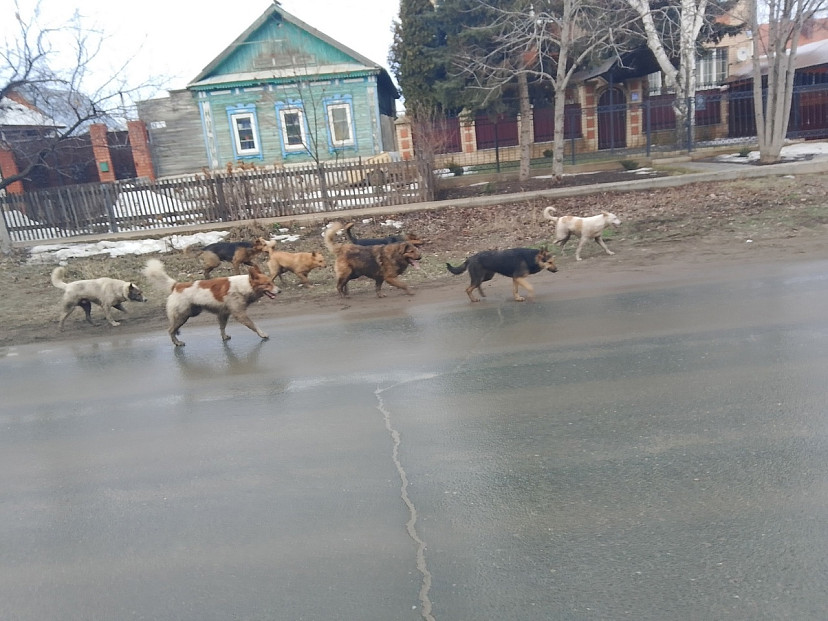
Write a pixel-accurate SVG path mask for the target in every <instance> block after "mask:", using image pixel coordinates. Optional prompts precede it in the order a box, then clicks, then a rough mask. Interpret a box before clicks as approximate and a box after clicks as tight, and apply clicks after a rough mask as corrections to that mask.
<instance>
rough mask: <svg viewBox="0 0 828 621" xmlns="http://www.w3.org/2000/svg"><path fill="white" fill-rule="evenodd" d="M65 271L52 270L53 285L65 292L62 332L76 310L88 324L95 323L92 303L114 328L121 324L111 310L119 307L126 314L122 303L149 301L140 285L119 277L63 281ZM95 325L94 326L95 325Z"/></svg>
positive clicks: (59, 268) (61, 269) (61, 320)
mask: <svg viewBox="0 0 828 621" xmlns="http://www.w3.org/2000/svg"><path fill="white" fill-rule="evenodd" d="M65 274H66V270H65V269H64V268H62V267H56V268H55V269H54V270H52V284H53V285H54V286H55V287H57V288H58V289H62V290H63V300H62V302H61V304H62V311H61V316H60V329H61V330H63V324H64V322H65V321H66V318H67V317H69V315H71V314H72V311H73V310H75V307H77V306H80V307H81V308H82V309H83V312H84V313H85V314H86V321H88V322H89V323H92V304H97V305H98V306H100V307H101V308H102V309H103V312H104V316H105V317H106V320H107V321H108V322H109V323H110V325H112V326H120V325H121V324H120V323H119V322H117V321H115V319H114V318H113V317H112V309H113V308H117V309H118V310H119V311H121V312H122V313H125V312H127V310H126V309H125V308H124V306H123V303H124V302H126V301H127V300H132V301H133V302H146V301H147V299H146V298H145V297H144V294H143V293H141V290H140V289H139V288H138V285H136V284H135V283H131V282H127V281H125V280H118V279H117V278H106V277H104V278H92V279H89V280H76V281H74V282H64V281H63V278H64V275H65ZM93 325H94V324H93Z"/></svg>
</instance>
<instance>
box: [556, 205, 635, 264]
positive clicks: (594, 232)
mask: <svg viewBox="0 0 828 621" xmlns="http://www.w3.org/2000/svg"><path fill="white" fill-rule="evenodd" d="M555 211H556V209H555V208H554V207H547V208H546V209H544V210H543V217H544V218H546V219H547V220H550V221H552V222H554V223H555V241H554V243H556V244H558V245H559V246H560V247H561V255H563V247H564V244H566V242H568V241H569V238H570V237H571V236H572V235H573V234H574V235H575V237H578V238H580V240H579V241H578V248H576V250H575V258H576V259H577V260H578V261H580V260H581V248H583V247H584V244H585V243H586V241H587V240H588V239H594V240H595V242H596V243H597V244H599V245H600V246H601V248H603V249H604V250H605V251H606V253H607V254H615V253H614V252H613V251H612V250H610V249H609V248H607V245H606V244H605V243H604V240H603V239H601V235H602V233H603V232H604V229H605V228H607V227H608V226H609V225H612V226H618V225H619V224H621V220H619V219H618V216H616V215H615V214H613V213H610V212H608V211H602V212H601V213H600V214H598V215H597V216H589V217H588V218H581V217H578V216H560V217H557V216H553V215H552V214H553V213H555Z"/></svg>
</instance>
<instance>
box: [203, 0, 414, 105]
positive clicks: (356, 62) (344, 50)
mask: <svg viewBox="0 0 828 621" xmlns="http://www.w3.org/2000/svg"><path fill="white" fill-rule="evenodd" d="M273 17H275V18H277V19H280V20H282V21H284V22H287V23H289V24H292V25H293V26H295V27H296V28H298V29H300V30H303V31H305V32H306V33H308V34H309V35H311V36H312V37H315V38H317V39H319V40H320V41H323V42H324V43H326V44H327V45H329V46H331V47H333V48H334V49H336V50H338V51H339V52H340V53H341V54H344V55H345V56H347V57H349V58H350V59H351V60H352V61H353V62H352V63H351V62H347V63H337V64H328V65H315V66H313V67H302V66H300V65H299V64H296V65H294V66H291V67H289V68H286V67H281V68H280V67H268V68H266V69H255V70H250V71H241V72H237V73H229V74H227V73H223V74H214V72H215V71H216V69H218V68H219V67H220V66H221V65H222V63H224V61H226V60H227V59H228V58H230V56H231V55H233V54H234V53H235V52H236V51H238V50H239V49H240V48H241V47H242V46H244V45H247V44H248V43H249V42H250V40H251V38H252V36H253V35H254V33H255V32H256V31H257V30H259V29H260V28H261V27H262V26H264V25H266V24H267V22H268V20H270V19H271V18H273ZM343 74H344V75H345V76H346V77H355V76H358V75H360V76H364V75H377V76H378V81H379V82H381V83H383V86H390V87H391V88H392V89H394V93H395V96H396V97H399V93H398V92H397V89H396V87H395V86H394V84H393V82H392V81H391V77H390V76H389V75H388V72H387V71H386V70H385V68H384V67H382V66H381V65H380V64H379V63H375V62H374V61H372V60H370V59H368V58H366V57H365V56H363V55H362V54H360V53H359V52H356V51H354V50H352V49H351V48H349V47H347V46H345V45H343V44H342V43H340V42H339V41H336V40H335V39H332V38H331V37H329V36H328V35H326V34H325V33H323V32H321V31H319V30H317V29H316V28H314V27H313V26H310V25H309V24H306V23H305V22H303V21H302V20H300V19H299V18H298V17H295V16H293V15H291V14H290V13H288V12H287V11H285V10H284V9H282V8H281V7H280V6H279V5H278V4H276V3H274V4H271V5H270V6H268V8H267V9H266V10H265V11H264V13H262V15H261V16H260V17H259V18H258V19H257V20H256V21H254V22H253V23H252V24H251V25H250V26H249V27H248V28H247V30H245V31H244V32H243V33H242V34H241V35H239V36H238V37H237V38H236V39H235V40H234V41H233V42H232V43H231V44H230V45H229V46H228V47H227V48H225V50H224V51H223V52H221V54H219V55H218V56H216V58H214V59H213V60H212V61H211V62H210V63H209V64H208V65H207V66H206V67H204V69H202V70H201V72H200V73H199V74H198V75H197V76H196V77H195V78H193V80H192V81H191V82H190V84H189V85H188V86H187V88H191V89H194V90H201V89H204V88H215V87H217V86H219V85H222V86H231V85H232V86H242V85H250V84H256V83H261V82H264V81H267V82H273V81H276V82H279V81H285V82H287V81H295V80H296V78H297V77H304V76H312V77H314V78H315V79H320V78H324V77H327V76H333V75H336V76H337V77H342V76H343Z"/></svg>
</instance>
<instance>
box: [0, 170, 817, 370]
mask: <svg viewBox="0 0 828 621" xmlns="http://www.w3.org/2000/svg"><path fill="white" fill-rule="evenodd" d="M523 189H532V188H531V187H526V188H523ZM503 191H507V190H505V189H504V190H503ZM547 205H553V206H555V207H556V209H557V210H558V213H559V214H566V213H571V214H576V215H590V214H592V213H596V212H598V211H600V210H606V211H611V212H613V213H615V214H616V215H618V216H619V218H620V219H621V221H622V226H621V227H619V228H618V229H616V230H612V231H607V232H606V233H605V236H604V239H605V240H606V241H607V244H608V245H609V247H610V248H611V249H612V250H613V251H615V253H616V254H615V255H614V256H608V255H606V254H604V253H603V251H602V250H601V249H600V248H599V247H598V246H597V245H595V244H590V245H588V246H586V249H585V251H584V252H583V257H584V260H583V261H580V262H576V261H575V259H574V256H573V255H574V247H575V244H574V242H573V241H570V243H569V244H568V245H567V247H566V251H565V255H564V256H561V251H560V249H559V248H558V247H557V246H554V247H553V250H554V252H555V254H556V262H557V264H558V267H559V271H558V273H557V274H548V273H544V274H538V275H536V276H533V277H532V282H533V283H534V285H535V288H536V292H537V295H538V297H543V298H549V297H553V298H554V297H555V296H576V295H595V294H600V293H602V292H605V291H607V290H608V289H612V290H618V289H624V288H629V287H635V286H636V284H637V283H641V282H643V281H645V280H648V279H652V278H662V279H667V280H669V279H671V278H673V277H679V276H681V277H682V278H686V277H692V278H698V279H704V278H711V277H715V275H716V271H717V268H718V267H719V266H722V265H725V264H742V265H745V266H749V265H757V266H758V265H760V264H765V263H777V262H787V261H805V260H808V261H810V260H817V259H826V258H828V245H826V244H825V242H824V234H825V229H826V225H828V175H822V174H810V175H797V176H793V175H788V176H784V177H779V176H771V177H761V178H753V179H745V180H738V181H721V182H714V183H699V184H692V185H688V186H682V187H677V188H662V189H654V190H645V191H637V192H625V193H613V192H612V191H610V190H608V191H607V192H602V193H599V194H593V195H590V196H583V197H571V198H560V199H534V200H529V201H517V202H515V201H513V200H510V201H508V202H504V203H503V204H499V205H493V206H487V207H453V206H451V204H450V202H448V201H447V205H446V207H445V208H443V209H438V210H428V211H412V212H407V213H400V214H394V213H389V214H388V215H387V216H383V217H382V218H375V219H374V220H373V221H371V222H363V221H362V220H361V219H358V220H357V224H356V225H355V230H357V232H358V234H359V235H361V236H363V237H372V236H384V235H387V234H389V229H388V228H387V227H382V226H380V222H382V221H385V219H386V218H387V219H390V220H393V221H397V222H401V223H402V230H403V231H410V232H414V233H417V234H419V235H420V236H422V237H424V238H426V239H427V240H428V243H427V245H426V246H425V247H424V248H423V255H424V259H423V261H422V262H421V266H422V269H420V270H409V271H407V272H406V273H405V275H404V277H403V278H404V279H405V280H406V282H408V283H409V284H410V285H411V286H412V287H413V289H414V291H415V295H414V296H406V295H404V294H403V293H402V292H400V291H398V290H396V289H394V288H393V287H388V286H387V285H386V286H385V287H384V289H387V291H386V293H387V297H385V298H382V299H377V298H376V297H375V295H374V292H373V282H371V281H367V280H365V279H361V280H360V281H356V282H354V283H352V284H351V297H350V298H349V299H347V300H343V299H340V298H339V297H338V296H337V294H336V292H335V290H334V284H333V271H332V268H331V267H330V264H331V260H330V256H328V253H327V251H324V247H323V244H322V239H321V236H320V233H321V230H322V227H323V226H324V225H325V223H326V222H327V221H329V220H330V218H328V219H326V220H322V219H320V220H319V221H318V222H313V223H309V224H305V225H303V226H301V227H300V226H294V227H292V228H291V230H290V232H291V233H295V234H297V235H299V237H300V238H299V240H298V241H296V242H291V243H286V244H284V247H283V249H284V250H288V251H300V250H301V251H309V250H323V251H324V252H325V254H326V256H327V257H328V263H329V266H328V267H327V268H325V269H320V270H315V271H313V272H311V274H310V280H311V282H312V283H313V285H312V286H311V287H310V288H307V287H301V286H299V285H297V281H296V279H295V277H293V276H292V275H290V274H288V275H286V276H285V284H284V285H282V293H281V294H280V295H279V296H278V298H277V299H276V300H274V301H268V300H262V301H260V302H257V303H256V304H255V305H254V306H253V307H251V313H250V314H251V316H252V317H253V318H254V319H257V320H258V319H260V320H266V319H267V318H276V317H304V318H307V317H309V316H313V315H320V314H327V315H329V314H335V315H337V316H338V317H342V318H350V317H354V318H356V317H364V316H365V314H366V313H370V314H371V315H372V316H381V315H383V314H393V313H397V312H404V311H405V310H406V309H409V308H410V307H411V306H412V305H417V304H433V303H453V302H456V303H457V304H458V305H468V304H469V302H468V299H467V298H466V296H465V293H464V291H463V290H464V288H465V286H466V285H467V284H468V283H467V279H468V277H467V276H466V275H463V276H453V275H451V274H449V273H448V272H447V271H446V269H445V263H446V261H451V262H459V261H461V260H462V259H463V258H464V257H465V256H468V255H469V254H472V253H474V252H477V251H479V250H483V249H486V248H509V247H516V246H530V247H538V246H540V245H544V244H549V243H550V242H551V240H552V238H553V237H552V235H553V229H552V228H551V227H550V226H549V223H548V222H546V221H544V220H543V218H542V216H541V210H542V209H543V208H544V207H546V206H547ZM343 215H345V214H343ZM253 229H256V230H253ZM273 232H274V227H272V226H271V227H265V226H259V227H258V228H256V227H247V228H246V229H240V230H234V231H232V232H231V236H235V237H237V238H245V237H247V236H250V235H253V234H259V233H261V234H265V235H270V234H272V233H273ZM152 256H156V257H158V258H160V259H161V260H162V261H164V263H165V265H166V266H167V271H168V272H169V273H170V274H171V275H173V277H175V278H176V279H178V280H192V279H194V278H198V276H199V272H198V262H197V260H196V259H194V258H193V257H192V256H188V255H186V254H185V253H182V252H174V253H165V254H162V255H141V256H123V257H117V258H110V257H90V258H83V259H71V260H70V261H69V263H68V265H67V279H68V280H75V279H79V278H94V277H97V276H104V275H106V276H111V277H115V278H123V279H125V280H132V281H136V282H137V283H138V284H139V286H141V287H143V288H144V289H145V293H147V296H148V297H149V298H150V302H148V303H146V304H137V303H127V308H128V310H129V313H128V314H126V315H123V322H122V324H121V326H119V327H116V328H113V327H110V326H109V325H108V324H107V323H106V322H105V321H104V320H103V317H102V314H101V312H100V309H99V308H97V307H96V308H93V319H94V320H95V322H96V324H97V325H95V326H91V325H89V324H87V323H85V322H84V321H83V313H82V312H81V311H80V310H77V311H75V313H74V314H73V315H72V316H71V317H70V318H69V319H68V320H67V322H66V328H65V330H64V331H63V332H60V331H58V327H57V318H58V302H59V300H60V292H59V291H58V290H57V289H56V288H54V287H53V286H52V285H51V282H50V279H49V275H50V273H51V271H52V269H53V268H54V264H46V263H44V264H37V263H32V262H30V261H29V260H28V256H27V254H25V253H22V252H19V253H16V254H14V255H11V256H6V257H3V258H0V287H2V291H3V295H2V296H0V316H2V317H3V328H2V330H0V356H2V355H3V354H4V352H5V353H8V351H9V348H13V347H14V346H18V345H24V344H32V343H44V342H59V341H77V340H89V339H96V338H100V337H108V336H111V335H116V334H124V335H127V334H140V333H147V332H154V331H158V332H160V333H163V332H164V331H165V326H166V319H165V317H164V310H163V303H164V299H163V296H159V295H158V294H156V293H155V292H153V291H152V290H150V289H149V286H148V285H147V283H146V282H145V281H144V279H143V276H142V275H141V268H142V267H143V265H144V263H145V262H146V260H147V259H148V258H150V257H152ZM229 273H230V271H229V269H226V268H225V269H223V271H221V272H219V270H217V271H216V272H215V274H216V275H221V274H229ZM277 284H278V279H277ZM488 286H489V289H487V294H488V296H489V297H488V298H487V300H486V301H485V302H483V303H484V304H485V303H488V304H497V303H506V302H508V303H513V302H510V296H511V283H510V282H509V281H508V280H507V279H504V278H501V277H496V278H495V279H494V280H493V281H492V282H491V283H490V284H489V285H488ZM115 313H116V316H117V313H118V312H117V311H115ZM191 323H192V324H193V325H209V324H215V318H213V317H212V316H202V317H197V318H195V319H193V320H191ZM229 328H230V329H229V332H230V334H231V335H234V334H235V335H239V336H241V334H240V330H241V331H246V330H245V329H244V328H241V327H239V326H234V325H233V321H232V320H231V324H230V326H229Z"/></svg>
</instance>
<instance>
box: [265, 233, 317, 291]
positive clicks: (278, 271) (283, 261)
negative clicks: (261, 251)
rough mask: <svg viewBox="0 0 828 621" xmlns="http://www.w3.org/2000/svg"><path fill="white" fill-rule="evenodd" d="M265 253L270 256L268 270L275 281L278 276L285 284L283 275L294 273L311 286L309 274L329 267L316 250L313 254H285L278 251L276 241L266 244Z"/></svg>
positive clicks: (302, 281) (306, 284)
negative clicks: (319, 268)
mask: <svg viewBox="0 0 828 621" xmlns="http://www.w3.org/2000/svg"><path fill="white" fill-rule="evenodd" d="M265 251H266V252H267V254H268V259H267V270H268V272H269V273H270V277H271V280H273V281H275V280H276V277H277V276H278V277H279V280H280V281H282V283H284V282H285V279H284V278H283V277H282V274H284V273H285V272H292V273H293V274H296V277H297V278H298V279H299V280H300V281H301V283H302V284H303V285H305V286H306V287H307V286H310V280H308V274H309V273H310V272H311V270H313V269H316V268H318V267H325V266H326V265H327V264H326V263H325V257H324V256H323V255H322V253H321V252H316V250H314V251H313V252H285V251H283V250H276V240H275V239H271V240H270V241H267V242H265Z"/></svg>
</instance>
